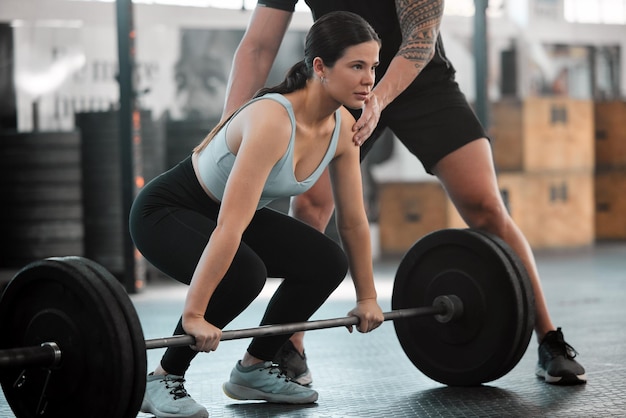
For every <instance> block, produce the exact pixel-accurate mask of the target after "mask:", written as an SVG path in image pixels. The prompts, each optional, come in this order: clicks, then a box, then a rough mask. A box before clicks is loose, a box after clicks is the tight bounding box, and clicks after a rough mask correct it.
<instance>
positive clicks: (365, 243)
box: [330, 111, 383, 332]
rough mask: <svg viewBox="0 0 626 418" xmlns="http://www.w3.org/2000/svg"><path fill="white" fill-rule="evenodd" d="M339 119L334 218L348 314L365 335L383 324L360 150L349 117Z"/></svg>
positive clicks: (333, 175)
mask: <svg viewBox="0 0 626 418" xmlns="http://www.w3.org/2000/svg"><path fill="white" fill-rule="evenodd" d="M342 118H343V120H344V121H345V122H344V124H343V126H342V133H341V135H342V138H340V143H339V144H338V146H337V149H338V151H337V153H336V156H335V159H334V160H333V161H332V162H331V164H330V175H331V181H332V185H333V195H334V199H335V205H336V212H335V217H336V222H337V229H338V231H339V234H340V236H341V241H342V243H343V246H344V249H345V251H346V254H347V256H348V261H349V265H350V274H351V276H352V280H353V281H354V287H355V290H356V297H357V308H355V309H354V310H353V311H351V312H350V314H351V315H356V316H358V317H359V318H360V323H359V326H358V329H359V331H361V332H368V331H371V330H372V329H374V328H376V327H378V326H379V325H380V324H381V323H382V321H383V316H382V310H381V309H380V307H379V306H378V303H377V301H376V298H377V293H376V287H375V285H374V272H373V262H372V246H371V237H370V229H369V221H368V219H367V215H366V212H365V205H364V203H363V186H362V182H361V167H360V158H359V148H358V147H355V146H354V145H353V144H352V140H351V137H352V133H351V131H350V125H351V123H350V119H351V116H350V114H349V113H348V112H347V111H344V112H343V114H342ZM353 120H354V119H352V121H353Z"/></svg>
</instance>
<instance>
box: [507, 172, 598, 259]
mask: <svg viewBox="0 0 626 418" xmlns="http://www.w3.org/2000/svg"><path fill="white" fill-rule="evenodd" d="M498 185H499V187H500V193H501V194H502V197H503V199H504V202H505V204H506V206H507V208H508V210H509V213H510V214H511V217H512V218H513V221H514V222H515V223H516V224H517V226H518V227H519V228H520V230H521V231H522V232H523V234H524V235H525V237H526V239H527V240H528V243H529V244H530V246H531V247H532V248H533V249H545V248H571V247H582V246H588V245H591V244H593V242H594V240H595V220H594V217H595V215H594V178H593V173H592V172H587V171H579V172H563V173H521V172H517V173H501V174H500V175H499V178H498Z"/></svg>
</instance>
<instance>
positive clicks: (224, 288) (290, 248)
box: [130, 158, 348, 375]
mask: <svg viewBox="0 0 626 418" xmlns="http://www.w3.org/2000/svg"><path fill="white" fill-rule="evenodd" d="M219 210H220V207H219V204H217V203H215V202H214V201H213V200H212V199H210V198H209V197H208V196H207V194H206V193H205V192H204V190H203V189H202V187H201V186H200V184H199V183H198V180H197V178H196V176H195V173H194V171H193V167H192V164H191V158H187V159H185V160H184V161H182V162H181V163H180V164H178V165H177V166H176V167H174V168H172V169H171V170H169V171H167V172H165V173H163V174H161V175H160V176H159V177H157V178H155V179H154V180H152V181H151V182H150V183H148V184H147V185H146V186H145V187H144V188H143V189H142V190H141V192H140V193H139V195H138V196H137V198H136V199H135V202H134V204H133V207H132V210H131V213H130V231H131V235H132V238H133V241H134V242H135V245H136V246H137V248H138V249H139V251H140V252H141V253H142V254H143V256H144V257H145V258H146V259H147V260H148V261H149V262H150V263H152V264H153V265H154V266H155V267H157V268H158V269H159V270H161V271H162V272H163V273H165V274H167V275H169V276H171V277H173V278H174V279H176V280H178V281H179V282H182V283H186V284H189V282H190V281H191V277H192V275H193V272H194V270H195V268H196V264H197V263H198V260H199V259H200V255H201V254H202V252H203V251H204V248H205V246H206V244H207V242H208V240H209V237H210V235H211V233H212V232H213V230H214V229H215V225H216V219H217V215H218V213H219ZM347 271H348V263H347V259H346V256H345V253H344V252H343V250H342V249H341V248H340V246H339V245H337V244H336V243H335V242H334V241H333V240H331V239H330V238H328V237H327V236H325V235H324V234H322V233H320V232H318V231H317V230H315V229H313V228H311V227H309V226H308V225H306V224H304V223H302V222H300V221H298V220H296V219H294V218H292V217H290V216H288V215H285V214H283V213H280V212H277V211H275V210H272V209H269V208H263V209H260V210H258V211H257V212H256V214H255V216H254V218H253V219H252V222H251V223H250V225H249V226H248V228H247V229H246V231H245V233H244V235H243V238H242V243H241V245H240V247H239V250H238V251H237V253H236V255H235V258H234V260H233V262H232V264H231V266H230V268H229V270H228V272H227V273H226V275H225V276H224V278H223V279H222V281H221V282H220V284H219V286H218V287H217V289H216V290H215V292H214V293H213V295H212V296H211V300H210V301H209V305H208V306H207V310H206V313H205V316H204V317H205V319H206V320H207V321H208V322H210V323H211V324H213V325H215V326H216V327H219V328H224V327H225V326H226V325H227V324H228V323H230V322H231V321H232V320H233V319H234V318H235V317H237V315H239V314H240V313H241V312H242V311H243V310H244V309H245V308H246V307H247V306H248V305H250V303H251V302H252V301H253V300H254V299H255V298H256V297H257V296H258V295H259V293H260V292H261V290H262V289H263V286H264V285H265V281H266V278H267V277H275V278H282V279H284V280H283V281H282V283H281V284H280V286H279V287H278V289H277V290H276V293H274V295H273V296H272V298H271V300H270V301H269V304H268V306H267V309H266V311H265V315H264V317H263V319H262V320H261V323H260V324H261V325H267V324H281V323H290V322H300V321H307V320H308V319H309V318H310V317H311V315H313V313H315V311H316V310H317V309H318V308H319V307H320V306H321V305H322V304H323V303H324V301H325V300H326V299H327V298H328V297H329V296H330V294H331V293H332V292H333V291H334V290H335V289H336V288H337V286H339V284H340V283H341V282H342V281H343V279H344V278H345V276H346V274H347ZM184 333H185V332H184V330H183V328H182V322H181V320H179V322H178V325H177V326H176V329H175V331H174V335H179V334H184ZM288 338H289V335H280V336H273V337H263V338H254V339H253V340H252V342H251V343H250V345H249V347H248V352H249V353H250V354H251V355H253V356H255V357H258V358H260V359H262V360H271V359H272V358H273V357H274V355H275V353H276V352H277V351H278V350H279V348H280V347H281V345H282V344H283V343H284V342H285V341H286V340H287V339H288ZM196 354H197V352H196V351H194V350H192V349H191V348H190V347H170V348H168V349H167V351H166V352H165V355H164V356H163V359H162V361H161V365H162V366H163V368H164V369H165V370H166V371H167V372H169V373H172V374H176V375H184V373H185V371H186V370H187V369H188V368H189V364H190V362H191V360H192V359H193V358H194V357H195V355H196Z"/></svg>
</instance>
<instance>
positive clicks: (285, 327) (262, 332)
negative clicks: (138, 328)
mask: <svg viewBox="0 0 626 418" xmlns="http://www.w3.org/2000/svg"><path fill="white" fill-rule="evenodd" d="M462 314H463V302H462V301H461V299H459V298H458V297H457V296H455V295H442V296H438V297H436V298H435V300H434V301H433V305H432V306H426V307H420V308H411V309H399V310H396V311H391V312H385V313H383V315H384V320H385V321H393V320H398V319H402V318H410V317H413V316H420V315H433V316H434V317H435V318H437V320H438V321H440V322H447V321H450V320H453V319H455V318H460V317H461V316H462ZM358 324H359V318H358V317H356V316H346V317H342V318H331V319H319V320H314V321H304V322H293V323H288V324H276V325H262V326H259V327H253V328H244V329H236V330H227V331H223V332H222V336H221V338H220V341H231V340H239V339H246V338H254V337H270V336H273V335H281V334H292V333H295V332H299V331H312V330H319V329H327V328H336V327H342V326H351V325H358ZM195 342H196V341H195V339H194V337H192V336H191V335H175V336H171V337H161V338H153V339H148V340H146V341H145V345H146V350H152V349H157V348H167V347H182V346H189V345H194V344H195ZM62 358H63V350H62V349H61V347H59V345H58V344H57V343H56V342H54V341H49V342H44V343H42V344H40V345H38V346H30V347H19V348H12V349H6V350H0V369H2V368H7V367H26V366H29V367H30V366H42V367H51V368H54V367H56V366H58V365H59V364H60V363H61V359H62Z"/></svg>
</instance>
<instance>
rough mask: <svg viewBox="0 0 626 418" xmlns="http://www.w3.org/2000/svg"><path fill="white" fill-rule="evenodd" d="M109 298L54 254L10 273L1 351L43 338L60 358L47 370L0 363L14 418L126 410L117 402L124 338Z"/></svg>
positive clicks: (0, 308) (1, 311) (0, 311)
mask: <svg viewBox="0 0 626 418" xmlns="http://www.w3.org/2000/svg"><path fill="white" fill-rule="evenodd" d="M114 303H115V300H114V299H113V298H112V296H111V295H110V293H109V292H106V291H105V288H104V286H103V285H102V284H101V281H100V280H99V279H96V278H95V275H93V276H92V275H86V273H85V271H81V270H80V269H77V268H76V267H74V266H72V265H71V264H69V263H65V262H62V261H60V260H59V259H56V260H55V259H46V260H40V261H36V262H33V263H31V264H29V265H27V266H26V267H24V268H23V269H22V270H20V271H19V272H18V273H17V274H16V275H15V276H14V277H13V279H12V280H11V281H10V282H9V284H8V285H7V287H6V288H5V291H4V293H3V295H2V298H1V299H0V335H2V336H3V337H2V341H1V342H0V349H8V348H19V347H27V346H33V345H39V344H41V343H43V342H50V341H53V342H56V343H57V344H58V345H59V347H60V349H61V362H60V364H59V365H58V366H55V367H51V368H49V370H48V368H46V367H40V366H38V367H24V368H22V367H18V368H10V367H9V368H6V369H3V371H2V374H1V376H0V384H1V385H2V389H3V391H4V394H5V398H6V400H7V402H8V404H9V405H10V407H11V409H12V410H13V411H14V413H15V415H16V416H17V417H20V418H23V417H35V416H46V417H67V416H85V417H86V416H90V417H112V416H118V415H116V414H118V413H119V411H123V410H125V409H126V408H125V405H120V404H119V402H117V400H118V399H120V398H123V395H122V393H121V392H122V391H127V390H128V388H126V387H125V385H126V383H125V380H126V379H128V376H126V370H127V367H126V364H124V355H123V353H122V351H123V350H122V349H121V348H122V347H124V345H125V344H126V345H128V344H129V343H128V341H126V342H125V340H124V334H123V333H120V332H119V330H120V328H119V324H120V323H121V322H124V318H123V315H122V314H121V312H120V311H119V310H117V309H111V308H110V307H111V306H113V304H114ZM22 369H24V370H22ZM48 372H49V373H48ZM22 374H23V377H22V378H20V375H22ZM48 376H49V378H48ZM47 378H48V382H47V384H46V379H47ZM16 382H19V384H16ZM44 388H45V391H44ZM112 400H115V401H112ZM42 409H43V411H44V412H45V413H44V414H41V411H42Z"/></svg>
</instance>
